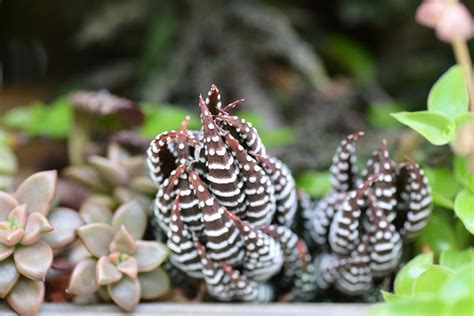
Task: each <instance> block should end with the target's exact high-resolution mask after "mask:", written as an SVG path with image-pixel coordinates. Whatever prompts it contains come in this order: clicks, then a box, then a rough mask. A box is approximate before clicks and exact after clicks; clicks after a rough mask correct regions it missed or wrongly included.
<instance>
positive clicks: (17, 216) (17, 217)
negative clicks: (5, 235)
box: [8, 204, 28, 228]
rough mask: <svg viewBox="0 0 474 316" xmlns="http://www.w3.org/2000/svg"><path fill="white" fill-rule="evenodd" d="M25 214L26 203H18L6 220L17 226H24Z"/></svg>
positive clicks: (26, 214) (26, 212) (26, 213)
mask: <svg viewBox="0 0 474 316" xmlns="http://www.w3.org/2000/svg"><path fill="white" fill-rule="evenodd" d="M27 216H28V211H27V210H26V204H20V205H18V206H17V207H15V208H14V209H13V210H12V211H11V212H10V214H9V215H8V221H9V222H10V223H11V224H13V225H14V226H15V227H17V228H23V227H25V224H26V218H27Z"/></svg>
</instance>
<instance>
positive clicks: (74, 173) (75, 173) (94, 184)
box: [63, 166, 109, 193]
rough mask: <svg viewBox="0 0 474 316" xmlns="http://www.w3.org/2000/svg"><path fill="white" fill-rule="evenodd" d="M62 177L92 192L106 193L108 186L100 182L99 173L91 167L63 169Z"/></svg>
mask: <svg viewBox="0 0 474 316" xmlns="http://www.w3.org/2000/svg"><path fill="white" fill-rule="evenodd" d="M63 175H64V177H66V178H68V179H71V180H72V181H74V182H77V183H79V184H80V185H82V186H84V187H86V188H89V189H91V190H92V191H94V192H103V193H106V192H107V191H108V190H109V187H108V185H107V184H106V183H105V182H104V180H102V178H101V177H100V175H99V172H97V170H95V169H94V168H93V167H91V166H72V167H68V168H66V169H64V171H63Z"/></svg>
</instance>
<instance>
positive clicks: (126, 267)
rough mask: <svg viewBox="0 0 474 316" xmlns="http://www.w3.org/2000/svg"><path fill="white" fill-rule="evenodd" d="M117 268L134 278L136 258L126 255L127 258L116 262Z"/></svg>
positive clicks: (136, 269)
mask: <svg viewBox="0 0 474 316" xmlns="http://www.w3.org/2000/svg"><path fill="white" fill-rule="evenodd" d="M117 269H118V270H119V271H120V272H122V273H123V274H126V275H128V276H129V277H131V278H132V279H136V278H137V274H138V264H137V259H135V258H134V257H128V258H127V259H125V260H124V261H122V262H120V263H119V264H118V266H117Z"/></svg>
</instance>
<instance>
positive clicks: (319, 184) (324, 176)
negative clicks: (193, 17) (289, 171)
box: [296, 171, 331, 198]
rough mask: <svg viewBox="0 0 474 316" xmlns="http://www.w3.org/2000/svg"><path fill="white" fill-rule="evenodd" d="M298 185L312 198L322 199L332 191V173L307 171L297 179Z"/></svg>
mask: <svg viewBox="0 0 474 316" xmlns="http://www.w3.org/2000/svg"><path fill="white" fill-rule="evenodd" d="M296 184H297V186H298V187H300V188H302V189H303V190H304V191H305V192H306V193H308V194H309V195H310V196H311V197H315V198H318V197H322V196H324V195H325V194H326V193H327V192H328V191H329V190H330V189H331V173H330V172H317V171H305V172H303V173H301V174H299V175H298V176H297V177H296Z"/></svg>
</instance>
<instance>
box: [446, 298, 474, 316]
mask: <svg viewBox="0 0 474 316" xmlns="http://www.w3.org/2000/svg"><path fill="white" fill-rule="evenodd" d="M473 301H474V298H473V297H472V296H471V297H469V296H467V297H465V298H462V299H460V300H458V301H455V302H453V303H452V304H451V305H450V306H449V307H448V309H447V310H446V315H455V316H457V315H470V316H472V315H474V306H473Z"/></svg>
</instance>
